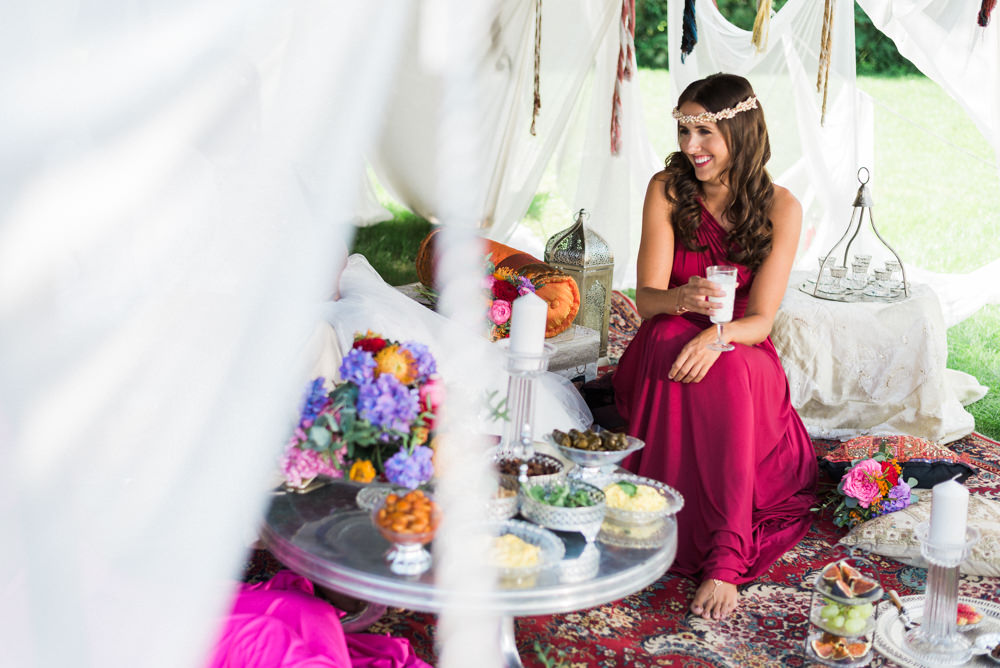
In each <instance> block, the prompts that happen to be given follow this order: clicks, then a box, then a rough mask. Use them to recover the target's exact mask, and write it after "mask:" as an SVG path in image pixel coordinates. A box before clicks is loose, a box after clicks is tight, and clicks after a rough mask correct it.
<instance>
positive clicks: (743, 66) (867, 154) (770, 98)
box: [668, 0, 874, 269]
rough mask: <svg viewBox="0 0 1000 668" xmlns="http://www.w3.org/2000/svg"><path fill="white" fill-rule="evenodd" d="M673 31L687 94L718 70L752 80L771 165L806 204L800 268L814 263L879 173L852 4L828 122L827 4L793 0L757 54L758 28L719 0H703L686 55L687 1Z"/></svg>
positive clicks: (840, 29) (838, 36)
mask: <svg viewBox="0 0 1000 668" xmlns="http://www.w3.org/2000/svg"><path fill="white" fill-rule="evenodd" d="M669 11H670V13H669V22H668V31H669V32H668V36H669V40H670V63H671V68H670V78H671V80H672V81H673V83H674V87H675V89H676V91H677V93H678V95H679V94H680V92H681V91H683V90H684V88H685V87H686V86H687V85H688V84H689V83H691V82H692V81H695V80H697V79H700V78H703V77H705V76H708V75H709V74H713V73H715V72H729V73H732V74H739V75H741V76H744V77H746V78H747V79H749V81H750V83H751V84H752V85H753V87H754V91H755V92H756V93H757V97H758V98H759V99H760V101H761V106H762V107H763V109H764V114H765V118H766V119H767V127H768V133H769V136H770V141H771V160H770V162H769V163H768V171H769V172H770V173H771V176H772V178H774V180H775V182H776V183H780V184H781V185H783V186H785V187H787V188H788V189H790V190H791V191H792V192H793V193H794V194H795V196H796V197H797V198H798V199H799V201H800V202H801V203H802V207H803V222H802V236H801V238H800V240H799V250H798V254H797V256H796V266H798V267H801V268H807V269H808V268H811V267H812V266H813V265H814V264H815V263H816V261H815V257H816V256H817V255H819V254H820V253H825V252H826V251H827V250H829V249H830V248H831V247H832V246H833V244H834V243H835V242H836V241H837V239H838V238H839V237H840V235H841V234H843V231H844V229H845V228H846V226H847V221H848V219H849V218H850V214H851V203H852V202H853V201H854V196H855V194H856V192H857V188H858V181H857V171H858V168H859V167H868V168H869V170H871V171H872V172H874V167H873V151H872V144H873V142H872V137H873V134H872V133H873V130H872V114H871V105H870V101H869V100H867V97H866V96H863V95H861V96H858V95H856V93H855V69H854V8H853V6H852V4H851V3H849V2H840V3H837V4H836V7H835V14H834V17H833V44H832V49H831V55H830V71H829V91H828V98H827V106H826V120H825V123H824V124H822V125H821V124H820V119H821V115H822V105H823V94H822V92H817V90H816V76H817V72H818V67H819V50H820V35H821V32H822V25H823V3H822V2H817V0H789V1H788V2H787V3H786V4H785V5H784V6H783V7H782V8H781V9H780V10H779V11H778V12H777V13H776V14H775V15H774V16H773V17H772V18H771V24H770V33H769V38H768V42H767V47H766V49H765V50H764V51H763V52H762V53H757V50H756V47H755V46H754V45H753V44H752V43H751V41H750V37H751V33H750V32H748V31H746V30H742V29H740V28H737V27H736V26H734V25H733V24H731V23H730V22H729V21H728V20H727V19H726V18H725V17H724V16H722V15H721V14H720V13H719V10H718V9H717V8H716V7H715V5H714V3H712V2H710V1H707V0H698V2H697V4H696V6H695V16H696V18H697V22H698V43H697V44H696V45H695V47H694V51H693V52H692V53H691V54H689V55H688V56H687V58H686V60H685V62H684V63H681V59H680V40H681V26H682V23H683V20H682V16H683V11H684V2H683V0H671V2H670V6H669Z"/></svg>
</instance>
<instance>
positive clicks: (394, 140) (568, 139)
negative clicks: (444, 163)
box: [372, 0, 658, 282]
mask: <svg viewBox="0 0 1000 668" xmlns="http://www.w3.org/2000/svg"><path fill="white" fill-rule="evenodd" d="M620 12H621V3H620V1H619V0H586V1H580V0H547V1H546V2H545V3H544V4H543V18H542V40H541V45H542V46H541V60H540V64H541V75H540V76H541V100H542V106H541V112H540V114H539V116H538V119H537V122H536V134H535V135H534V136H532V135H531V134H530V133H529V128H530V126H531V117H532V99H533V97H532V91H533V68H534V51H533V49H534V21H535V14H534V3H531V2H505V3H502V5H501V8H500V11H499V13H498V15H497V17H496V18H495V20H494V21H493V24H492V26H491V29H490V33H489V36H488V37H487V36H483V38H482V39H481V44H482V52H481V53H479V54H477V57H476V59H475V61H474V62H475V64H476V67H477V69H476V72H477V77H478V79H479V81H480V83H481V84H482V86H483V90H484V92H485V96H486V99H485V109H486V110H487V112H486V114H485V115H484V117H483V118H482V119H481V124H482V126H483V127H484V128H485V129H486V131H487V132H488V133H489V140H488V143H487V145H486V148H485V150H484V152H483V153H482V154H481V155H479V156H475V157H474V158H472V159H474V160H476V161H477V162H478V163H479V164H481V165H483V166H484V168H485V169H486V170H487V171H488V174H487V178H486V183H485V184H484V185H485V189H484V190H483V191H481V192H478V193H476V197H477V201H478V202H479V203H480V205H479V206H480V214H479V219H478V222H479V224H480V226H481V227H482V228H484V231H485V233H486V234H487V235H488V236H490V237H491V238H494V239H498V240H509V239H510V238H511V235H512V234H513V233H514V230H515V228H516V226H517V223H518V221H519V220H520V218H521V217H522V216H523V215H524V213H525V212H526V211H527V209H528V206H529V205H530V204H531V200H532V198H533V197H534V195H535V193H536V191H537V188H538V184H539V182H540V181H541V178H542V175H543V173H544V171H545V169H546V167H547V166H548V164H549V162H550V159H551V158H552V156H553V155H554V154H555V153H556V152H557V151H558V155H559V166H560V168H561V174H560V177H559V184H560V191H561V194H562V195H563V196H564V199H565V200H566V201H567V202H569V203H570V206H571V207H572V208H573V209H574V210H575V209H578V208H587V209H588V210H589V211H590V212H591V219H590V220H591V223H590V224H591V225H592V227H593V228H594V229H595V230H596V231H597V232H598V233H600V234H601V235H602V236H604V237H605V239H606V240H607V241H608V243H609V245H610V246H611V247H612V249H614V251H615V253H616V255H617V256H618V258H620V259H627V258H631V257H633V256H634V253H633V252H632V250H634V249H635V248H637V247H638V237H636V236H634V233H635V230H637V229H638V228H636V227H634V226H632V225H631V224H629V221H633V220H637V219H638V217H639V211H640V209H639V208H637V205H638V206H641V202H642V194H643V192H644V191H645V184H646V181H647V180H648V178H649V175H650V174H652V173H653V171H655V166H656V164H657V162H658V158H656V157H655V156H654V155H653V154H652V151H651V149H650V148H649V143H648V141H646V140H645V136H644V129H643V125H642V111H641V107H640V106H639V100H638V95H637V90H636V88H637V85H636V84H635V83H634V82H633V83H626V84H625V86H624V87H623V89H624V90H623V114H624V117H623V128H624V132H625V137H624V140H623V147H622V150H621V152H620V153H619V155H618V156H617V157H615V156H612V155H611V153H610V148H609V147H610V134H611V133H610V125H611V91H612V88H613V85H614V80H615V68H616V66H617V59H618V46H619V17H620ZM568 45H572V48H568ZM403 49H404V52H405V53H406V54H407V58H408V59H409V60H411V61H412V62H413V64H412V65H411V66H410V67H407V68H405V69H404V70H402V71H401V72H400V78H399V80H398V81H396V82H394V84H393V86H392V89H393V93H394V95H393V98H392V99H391V101H390V105H389V106H390V111H389V118H388V120H387V130H386V132H385V133H384V134H383V135H382V138H381V141H380V143H379V146H378V148H377V150H376V151H375V152H374V154H373V155H372V164H373V166H374V169H375V172H376V174H377V177H378V179H379V182H380V183H381V184H382V185H383V186H384V187H385V188H386V190H387V191H388V192H389V194H390V195H392V196H393V197H394V198H396V199H397V200H398V201H400V202H402V203H403V204H405V205H406V206H408V207H409V208H411V209H412V210H413V211H415V212H417V213H418V214H420V215H422V216H424V217H426V218H428V219H429V220H437V219H438V218H439V209H440V205H439V202H437V201H436V199H435V187H436V183H435V180H436V172H435V170H434V169H432V168H431V166H432V165H433V163H434V160H435V156H436V155H437V152H438V149H437V146H436V144H435V139H434V137H433V136H432V135H431V134H429V133H427V132H426V131H425V129H426V128H428V127H432V126H433V125H434V124H435V123H436V122H437V119H438V118H439V117H441V116H442V115H443V114H445V113H446V112H447V109H446V108H445V106H444V102H443V101H442V99H441V90H440V83H439V82H438V81H437V78H436V77H435V76H434V74H433V73H432V72H428V71H427V70H426V68H422V67H421V66H420V65H419V60H415V59H414V56H415V55H416V54H417V52H418V50H419V43H418V42H417V40H416V39H409V40H407V42H406V43H405V44H404V45H403ZM635 175H640V176H639V179H640V184H641V185H639V186H635V185H633V183H632V182H630V179H632V180H633V181H634V179H635ZM571 222H572V221H570V220H567V221H566V224H567V226H569V224H570V223H571ZM528 250H531V249H528ZM626 273H627V272H623V271H619V272H617V274H616V278H618V279H619V282H622V281H628V280H634V272H633V275H632V276H633V277H632V278H631V279H628V277H627V275H626Z"/></svg>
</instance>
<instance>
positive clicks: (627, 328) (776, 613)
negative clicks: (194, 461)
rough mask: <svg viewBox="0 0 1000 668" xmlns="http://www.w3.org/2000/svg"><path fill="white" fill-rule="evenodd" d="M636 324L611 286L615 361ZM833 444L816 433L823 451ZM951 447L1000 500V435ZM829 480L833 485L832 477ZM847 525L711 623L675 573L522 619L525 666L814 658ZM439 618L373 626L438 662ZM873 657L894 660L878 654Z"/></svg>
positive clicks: (978, 585)
mask: <svg viewBox="0 0 1000 668" xmlns="http://www.w3.org/2000/svg"><path fill="white" fill-rule="evenodd" d="M638 323H639V321H638V316H637V315H636V314H635V310H634V306H633V305H632V304H631V303H630V300H628V298H627V297H625V296H624V295H621V294H620V293H615V298H614V299H613V301H612V326H611V330H612V332H611V337H610V338H609V351H608V354H609V357H610V358H611V360H612V363H614V362H616V361H617V359H618V358H619V357H620V356H621V351H623V350H624V348H625V346H626V345H627V344H628V341H629V340H631V337H632V336H633V335H634V333H635V330H636V329H637V328H638ZM602 371H604V370H602ZM834 445H835V443H834V442H828V441H815V442H814V447H815V448H816V454H817V456H822V455H824V454H825V453H826V452H827V451H828V450H829V449H830V448H832V447H834ZM949 447H951V448H953V449H954V450H956V451H958V452H962V453H965V454H967V455H968V456H969V457H970V458H971V459H972V460H973V462H974V463H975V464H976V466H977V467H978V468H979V471H978V473H977V474H976V475H975V476H973V477H971V478H969V480H968V481H967V482H966V485H967V486H968V487H969V489H970V490H971V491H973V492H975V493H978V494H983V495H985V496H988V497H990V498H994V499H1000V443H996V442H994V441H991V440H989V439H986V438H984V437H982V436H979V435H976V434H973V435H971V436H968V437H966V438H963V439H961V440H960V441H957V442H955V443H952V444H949ZM825 485H826V489H829V485H830V483H829V481H826V482H825ZM821 491H822V490H821ZM845 533H846V531H845V530H844V529H840V528H838V527H836V526H834V524H833V522H832V521H831V519H830V517H829V516H820V517H817V518H816V521H815V522H814V524H813V527H812V528H811V529H810V531H809V533H808V534H807V535H806V537H805V538H804V539H803V540H802V542H801V543H799V544H798V545H797V546H795V548H794V549H792V550H791V551H789V552H788V553H786V554H785V555H784V556H783V557H782V558H781V560H780V561H778V562H777V563H776V564H774V566H773V567H772V568H771V569H770V570H769V571H768V572H767V573H766V574H765V575H763V576H762V577H760V578H759V579H758V580H756V581H755V582H753V583H750V584H748V585H745V586H743V587H741V590H740V604H739V608H738V609H737V611H736V612H735V613H734V614H733V615H732V616H731V617H730V618H728V619H727V620H725V621H723V622H707V621H704V620H702V619H700V618H696V617H692V616H691V615H689V614H687V606H688V604H689V602H690V600H691V597H692V596H693V594H694V590H695V584H696V583H695V582H693V581H691V580H688V579H686V578H682V577H679V576H675V575H669V574H667V575H664V576H663V577H661V578H660V579H659V580H658V581H656V582H655V583H653V584H652V585H650V586H649V587H647V588H646V589H644V590H642V591H640V592H637V593H635V594H633V595H631V596H628V597H626V598H624V599H622V600H620V601H615V602H613V603H609V604H607V605H602V606H598V607H595V608H591V609H587V610H581V611H579V612H574V613H570V614H563V615H550V616H542V617H523V618H519V619H517V620H516V636H517V645H518V649H519V650H520V652H521V657H522V660H523V661H524V665H525V666H527V667H529V668H530V667H533V666H544V665H546V664H545V663H544V662H543V661H542V660H541V659H540V658H539V657H538V656H536V653H535V650H534V646H535V644H536V643H538V644H539V645H540V646H541V647H542V648H543V649H544V650H546V651H547V653H548V655H549V656H550V657H551V656H555V655H556V654H558V653H559V652H561V653H562V663H561V664H552V665H560V666H565V667H572V668H595V667H600V668H617V667H623V666H634V667H635V668H647V667H650V666H684V667H686V668H698V667H703V666H704V667H709V666H727V667H728V666H731V667H733V668H737V667H738V668H743V667H755V666H811V665H818V664H813V663H812V662H810V661H809V660H808V659H807V658H806V655H805V651H804V644H805V637H806V633H807V631H808V615H809V606H810V600H811V591H812V580H813V578H814V576H815V574H816V573H817V572H818V570H819V569H820V568H822V566H823V565H825V564H826V563H828V562H829V561H832V560H833V559H836V558H838V557H841V556H846V552H845V551H844V550H843V548H839V547H838V546H837V541H838V540H839V539H840V538H841V537H842V536H843V535H844V534H845ZM872 560H873V561H874V562H875V563H876V565H877V566H878V568H879V569H880V571H881V575H882V583H883V585H884V587H885V588H886V589H887V590H888V589H896V590H897V591H898V592H899V593H900V594H902V595H904V596H905V595H907V594H914V593H920V592H921V591H922V590H923V586H924V581H925V578H926V571H925V570H923V569H920V568H915V567H912V566H907V565H905V564H902V563H900V562H898V561H894V560H892V559H886V558H883V557H879V556H877V555H876V556H873V557H872ZM276 567H277V564H276V563H275V562H274V561H273V559H269V557H268V555H266V553H256V554H254V555H253V557H252V559H251V561H250V563H249V564H248V568H247V577H248V579H254V578H261V577H263V576H265V575H267V571H271V570H273V569H274V568H276ZM960 594H961V595H963V596H971V597H975V598H981V599H987V600H1000V578H984V577H974V576H964V577H963V578H962V582H961V585H960ZM434 623H435V618H434V616H433V615H429V614H424V613H416V612H411V611H408V610H403V609H398V608H390V609H389V610H388V611H387V612H386V614H385V615H384V616H383V617H382V618H381V619H380V620H379V621H377V622H376V623H375V624H374V625H373V626H372V627H371V628H370V629H369V632H373V633H389V634H391V635H396V636H402V637H406V638H409V639H410V641H411V643H412V644H413V646H414V648H415V650H416V651H417V653H418V654H419V655H420V656H421V658H423V659H424V660H426V661H428V662H431V663H433V662H434V650H433V647H434V628H435V626H434ZM871 665H873V666H892V665H895V664H893V663H891V662H888V661H887V660H885V659H883V658H882V657H881V656H878V655H876V658H875V659H874V660H873V662H872V664H871Z"/></svg>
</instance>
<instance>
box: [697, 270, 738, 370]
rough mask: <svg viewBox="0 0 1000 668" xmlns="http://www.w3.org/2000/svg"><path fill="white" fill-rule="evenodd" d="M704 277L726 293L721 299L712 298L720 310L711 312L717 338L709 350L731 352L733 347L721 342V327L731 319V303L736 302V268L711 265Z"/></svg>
mask: <svg viewBox="0 0 1000 668" xmlns="http://www.w3.org/2000/svg"><path fill="white" fill-rule="evenodd" d="M705 277H706V278H708V280H710V281H712V282H713V283H715V284H716V285H717V286H718V287H719V288H721V289H723V290H725V291H726V296H725V297H722V298H718V297H712V298H711V299H712V301H713V302H715V303H716V304H721V305H722V308H718V309H716V310H714V311H712V315H711V316H710V320H711V321H712V322H714V323H715V324H716V328H717V332H718V333H717V336H716V340H715V341H714V342H713V343H710V344H709V345H708V347H709V348H710V349H711V350H722V351H726V350H732V349H733V346H732V345H731V344H728V343H726V342H725V341H723V340H722V325H723V323H727V322H730V321H732V319H733V302H734V301H735V300H736V267H727V266H725V265H712V266H711V267H709V268H708V269H707V270H706V272H705Z"/></svg>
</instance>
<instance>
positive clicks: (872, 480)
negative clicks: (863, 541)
mask: <svg viewBox="0 0 1000 668" xmlns="http://www.w3.org/2000/svg"><path fill="white" fill-rule="evenodd" d="M902 473H903V470H902V468H901V467H900V465H899V462H898V461H896V458H895V457H893V456H892V449H891V447H889V446H887V445H884V444H883V446H882V448H881V449H879V451H878V452H877V453H875V454H874V455H872V456H871V457H870V458H868V459H858V460H855V461H853V462H851V466H850V468H848V469H847V471H846V472H845V473H844V476H843V477H842V478H841V479H840V484H838V485H837V489H836V491H835V492H833V493H832V494H831V498H830V499H829V500H828V501H827V502H826V503H825V504H823V506H822V508H825V507H826V506H828V505H832V504H834V503H836V504H837V505H836V507H835V508H834V510H833V523H834V524H836V525H837V526H839V527H848V528H850V529H853V528H854V527H856V526H857V525H859V524H861V523H863V522H867V521H868V520H870V519H873V518H875V517H879V516H881V515H886V514H888V513H893V512H896V511H897V510H902V509H903V508H906V507H907V506H909V505H910V504H911V503H913V502H914V501H916V495H915V494H914V493H913V491H912V490H913V488H914V487H916V485H917V480H916V479H915V478H910V479H909V480H905V481H904V480H903V479H902V477H901V476H902Z"/></svg>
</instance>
